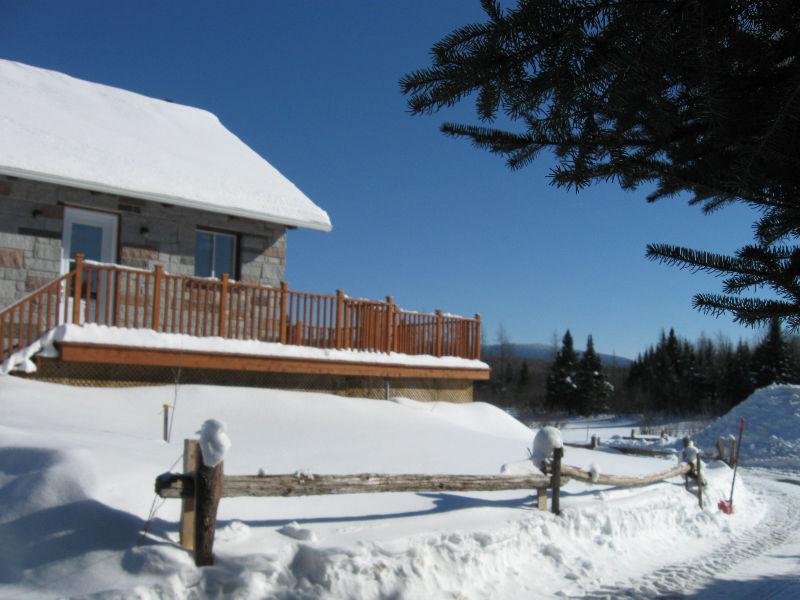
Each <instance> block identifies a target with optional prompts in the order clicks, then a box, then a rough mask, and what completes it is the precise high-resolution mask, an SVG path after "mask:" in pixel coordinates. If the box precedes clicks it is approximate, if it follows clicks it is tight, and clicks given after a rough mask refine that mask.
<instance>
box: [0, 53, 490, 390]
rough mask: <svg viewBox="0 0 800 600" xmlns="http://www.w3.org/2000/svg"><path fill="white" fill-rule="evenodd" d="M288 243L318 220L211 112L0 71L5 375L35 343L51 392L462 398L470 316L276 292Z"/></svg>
mask: <svg viewBox="0 0 800 600" xmlns="http://www.w3.org/2000/svg"><path fill="white" fill-rule="evenodd" d="M297 227H302V228H308V229H315V230H320V231H329V230H330V229H331V222H330V219H329V218H328V215H327V213H326V212H325V211H324V210H322V209H321V208H320V207H318V206H317V205H315V204H314V203H313V202H312V201H311V200H310V199H309V198H308V197H307V196H306V195H305V194H303V192H301V191H300V190H299V189H298V188H297V187H296V186H295V185H294V184H292V182H290V181H289V180H288V179H286V178H285V177H284V176H283V175H281V174H280V173H279V172H278V171H277V170H276V169H275V168H274V167H272V166H271V165H270V164H269V163H268V162H267V161H265V160H264V159H263V158H261V157H260V156H259V155H258V154H256V153H255V152H254V151H253V150H252V149H250V148H249V147H248V146H247V145H246V144H244V143H243V142H242V141H241V140H239V139H238V138H237V137H236V136H235V135H233V134H232V133H231V132H230V131H228V130H227V129H226V128H225V127H224V126H223V125H222V124H221V123H220V122H219V120H218V119H217V118H216V117H215V116H214V115H212V114H211V113H209V112H207V111H204V110H200V109H197V108H193V107H189V106H183V105H179V104H174V103H171V102H167V101H162V100H157V99H153V98H148V97H145V96H142V95H139V94H135V93H132V92H128V91H125V90H121V89H117V88H113V87H109V86H105V85H99V84H96V83H91V82H87V81H82V80H78V79H75V78H73V77H70V76H68V75H65V74H62V73H57V72H53V71H48V70H44V69H39V68H35V67H31V66H27V65H23V64H19V63H15V62H10V61H4V60H0V359H2V360H3V361H4V369H5V370H9V369H11V368H14V367H20V366H22V367H24V368H25V369H27V370H28V371H31V370H32V369H33V368H34V364H33V363H32V362H31V361H30V360H29V357H30V355H32V353H33V350H35V349H38V346H37V347H36V348H32V346H31V344H34V342H35V343H36V344H38V345H39V346H42V345H43V343H44V341H38V342H37V340H40V338H41V336H43V335H44V336H46V337H47V341H46V343H44V345H46V346H47V345H48V344H50V342H54V343H53V344H52V349H51V350H50V351H49V352H44V353H41V354H40V357H39V358H37V359H36V360H37V363H36V364H37V365H38V372H37V376H38V377H43V378H50V379H56V380H62V381H71V382H76V381H89V382H95V383H96V382H98V381H101V380H104V379H105V380H108V381H113V382H114V383H120V382H130V383H142V382H148V381H164V380H168V379H170V378H171V377H174V373H173V372H174V370H175V369H177V368H180V369H182V370H183V373H182V378H183V380H184V381H189V380H193V381H206V382H208V381H218V382H235V383H250V384H256V385H259V384H263V385H275V386H281V387H303V388H311V389H335V390H339V391H344V392H352V393H359V392H360V393H367V394H372V395H378V394H382V393H384V389H385V385H386V383H387V382H388V383H389V384H394V389H395V390H396V389H397V388H398V387H399V388H402V389H406V388H408V389H409V390H411V391H410V393H409V395H416V396H417V397H425V396H428V397H431V398H439V397H442V398H444V397H448V398H450V399H462V400H464V399H468V398H470V397H471V387H472V386H471V382H472V380H474V379H483V378H485V377H486V376H487V374H488V370H487V368H486V366H485V365H484V364H483V363H480V362H479V361H478V360H477V359H478V358H479V356H478V354H479V339H480V333H479V327H480V323H479V319H478V318H469V319H466V318H461V317H452V316H445V315H443V314H442V313H437V314H428V315H425V314H419V313H414V312H408V311H403V310H400V309H398V308H397V307H396V306H395V305H393V304H392V303H391V301H390V300H389V301H387V302H373V301H364V300H354V299H351V298H348V297H347V296H345V295H344V294H342V293H341V292H339V293H337V294H312V293H301V292H294V291H291V290H289V289H288V287H287V286H286V284H285V283H282V282H283V281H284V268H285V262H286V232H287V230H289V229H292V228H297ZM3 307H5V308H3ZM48 336H49V337H48ZM190 336H191V337H190ZM220 338H224V339H220ZM36 344H34V345H36ZM47 354H49V355H52V358H43V357H42V355H47ZM234 357H238V358H234ZM171 373H173V374H171ZM353 378H359V379H358V381H357V382H356V381H355V380H354V379H353ZM401 384H402V385H401ZM354 388H359V389H358V391H357V392H355V391H354ZM412 388H413V389H412ZM414 390H418V391H417V392H415V391H414Z"/></svg>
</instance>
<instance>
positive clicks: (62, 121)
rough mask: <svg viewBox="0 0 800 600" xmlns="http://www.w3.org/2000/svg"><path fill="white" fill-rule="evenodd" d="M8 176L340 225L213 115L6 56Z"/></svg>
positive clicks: (0, 133)
mask: <svg viewBox="0 0 800 600" xmlns="http://www.w3.org/2000/svg"><path fill="white" fill-rule="evenodd" d="M0 174H4V175H12V176H17V177H22V178H26V179H33V180H38V181H47V182H50V183H56V184H61V185H68V186H73V187H79V188H83V189H90V190H96V191H101V192H108V193H113V194H120V195H124V196H129V197H134V198H141V199H144V200H153V201H156V202H162V203H166V204H174V205H178V206H187V207H191V208H197V209H201V210H208V211H212V212H218V213H224V214H229V215H234V216H239V217H248V218H251V219H258V220H261V221H270V222H274V223H282V224H284V225H293V226H297V227H305V228H308V229H318V230H322V231H330V229H331V222H330V219H329V218H328V214H327V213H326V212H325V211H324V210H322V209H321V208H319V207H318V206H317V205H315V204H314V203H313V202H312V201H311V200H310V199H309V198H308V197H306V195H305V194H303V192H301V191H300V190H299V189H297V187H295V185H294V184H293V183H292V182H291V181H289V180H288V179H286V178H285V177H284V176H283V175H281V174H280V173H279V172H278V171H277V169H275V168H274V167H273V166H272V165H270V164H269V163H268V162H267V161H266V160H264V159H263V158H261V157H260V156H259V155H258V154H256V153H255V152H254V151H253V150H252V149H250V148H249V147H248V146H247V145H246V144H244V142H242V141H241V140H240V139H239V138H237V137H236V136H235V135H233V134H232V133H231V132H230V131H228V130H227V129H225V127H223V125H222V124H221V123H220V122H219V119H217V117H216V116H214V115H213V114H211V113H209V112H207V111H204V110H201V109H198V108H193V107H190V106H183V105H180V104H173V103H171V102H165V101H163V100H156V99H154V98H148V97H147V96H142V95H139V94H135V93H133V92H129V91H126V90H121V89H119V88H114V87H109V86H106V85H100V84H97V83H91V82H88V81H83V80H80V79H75V78H73V77H70V76H69V75H65V74H63V73H58V72H56V71H48V70H46V69H39V68H37V67H31V66H28V65H24V64H20V63H16V62H11V61H7V60H0Z"/></svg>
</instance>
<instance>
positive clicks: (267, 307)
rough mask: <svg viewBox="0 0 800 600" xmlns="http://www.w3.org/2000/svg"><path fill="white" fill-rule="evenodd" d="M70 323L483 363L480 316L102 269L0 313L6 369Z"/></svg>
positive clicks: (92, 266) (78, 270) (87, 266)
mask: <svg viewBox="0 0 800 600" xmlns="http://www.w3.org/2000/svg"><path fill="white" fill-rule="evenodd" d="M64 323H77V324H82V323H97V324H100V325H108V326H114V327H131V328H135V329H153V330H155V331H159V332H165V333H183V334H188V335H194V336H220V337H224V338H229V339H241V340H259V341H263V342H275V343H281V344H293V345H298V346H310V347H314V348H322V349H345V350H347V349H353V350H368V351H374V352H401V353H404V354H430V355H432V356H457V357H461V358H470V359H479V358H480V337H481V336H480V327H481V321H480V315H477V314H476V315H475V317H474V318H468V317H456V316H451V315H445V314H444V313H442V311H438V310H437V311H436V312H435V313H417V312H412V311H407V310H403V309H401V308H399V307H398V306H397V305H396V304H395V303H394V302H393V301H392V298H391V297H387V298H386V300H385V301H376V300H362V299H356V298H350V297H348V296H346V295H345V294H344V293H343V292H342V291H341V290H338V291H337V292H336V293H335V294H318V293H313V292H301V291H296V290H290V289H289V288H288V286H287V285H286V283H282V284H281V285H280V287H268V286H265V285H260V284H254V283H246V282H236V281H232V280H230V279H229V278H228V276H227V275H223V276H222V277H221V278H220V279H211V278H199V277H188V276H184V275H173V274H171V273H167V272H165V271H164V269H163V268H162V267H160V266H156V267H155V269H153V270H152V271H145V270H141V269H133V268H129V267H122V266H119V265H110V264H101V263H95V262H89V261H85V260H83V257H82V256H81V255H78V257H77V258H76V261H75V268H74V270H72V271H70V272H69V273H67V274H66V275H63V276H62V277H59V278H58V279H56V280H54V281H53V282H51V283H48V284H47V285H46V286H44V287H42V288H40V289H39V290H36V291H35V292H33V293H32V294H30V295H29V296H27V297H25V298H23V299H22V300H20V301H19V302H16V303H15V304H13V305H11V306H9V307H7V308H5V309H3V310H2V311H0V361H2V360H5V359H6V358H8V357H9V356H10V355H11V354H13V353H14V352H16V351H18V350H20V349H22V348H25V347H26V346H28V345H29V344H30V343H32V342H33V341H35V340H36V339H38V338H39V337H40V336H41V335H43V334H44V333H46V332H47V331H49V330H50V329H52V328H53V327H55V326H56V325H60V324H64Z"/></svg>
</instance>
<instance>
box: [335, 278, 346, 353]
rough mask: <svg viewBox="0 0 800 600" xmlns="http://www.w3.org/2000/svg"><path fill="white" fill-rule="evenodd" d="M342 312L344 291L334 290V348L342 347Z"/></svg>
mask: <svg viewBox="0 0 800 600" xmlns="http://www.w3.org/2000/svg"><path fill="white" fill-rule="evenodd" d="M343 312H344V292H343V291H342V290H336V349H337V350H341V349H342V342H343V339H342V338H343V337H344V336H343V327H344V323H343V322H342V321H343V319H342V314H343Z"/></svg>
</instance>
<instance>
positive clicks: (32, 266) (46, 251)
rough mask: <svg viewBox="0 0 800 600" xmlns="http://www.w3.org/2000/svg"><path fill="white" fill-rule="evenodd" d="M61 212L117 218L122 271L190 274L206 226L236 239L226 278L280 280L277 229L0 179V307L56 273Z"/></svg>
mask: <svg viewBox="0 0 800 600" xmlns="http://www.w3.org/2000/svg"><path fill="white" fill-rule="evenodd" d="M65 206H74V207H77V208H86V209H98V210H104V211H110V212H114V213H115V214H118V215H119V235H118V248H117V262H118V263H119V264H121V265H126V266H131V267H139V268H145V269H152V268H153V267H154V266H155V265H157V264H161V265H163V266H164V268H165V270H166V271H168V272H170V273H174V274H178V275H194V245H195V232H196V230H197V229H198V228H210V229H214V230H219V231H223V232H226V233H232V234H235V235H236V238H237V249H238V252H237V254H238V268H239V272H238V273H235V274H231V275H232V277H236V278H238V279H240V280H242V281H250V282H259V283H264V284H266V285H273V286H274V285H279V284H280V282H281V281H282V280H283V278H284V270H285V265H286V227H284V226H283V225H278V224H275V223H265V222H262V221H256V220H252V219H242V218H239V217H233V216H229V215H224V214H220V213H212V212H206V211H201V210H195V209H191V208H184V207H180V206H172V205H169V204H161V203H158V202H149V201H145V200H138V199H135V198H127V197H124V196H116V195H113V194H104V193H99V192H90V191H87V190H81V189H77V188H70V187H65V186H59V185H54V184H49V183H42V182H37V181H30V180H26V179H18V178H14V177H5V176H1V175H0V308H2V307H3V306H8V305H9V304H11V303H13V302H15V301H16V300H19V299H20V298H22V297H24V296H25V295H27V294H28V293H29V292H31V291H33V290H35V289H37V288H39V287H41V286H42V285H44V284H46V283H48V282H50V281H52V280H53V279H55V278H56V277H58V276H59V275H60V270H61V237H62V223H63V215H64V207H65Z"/></svg>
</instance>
